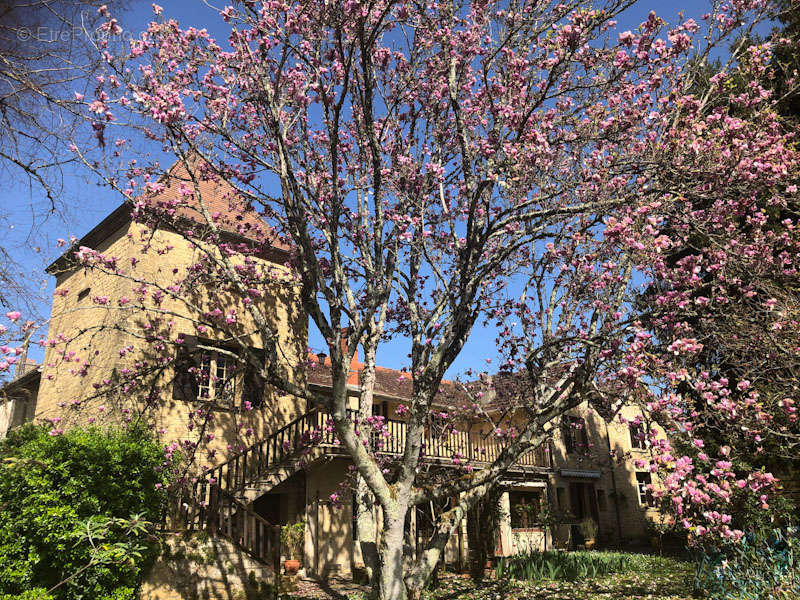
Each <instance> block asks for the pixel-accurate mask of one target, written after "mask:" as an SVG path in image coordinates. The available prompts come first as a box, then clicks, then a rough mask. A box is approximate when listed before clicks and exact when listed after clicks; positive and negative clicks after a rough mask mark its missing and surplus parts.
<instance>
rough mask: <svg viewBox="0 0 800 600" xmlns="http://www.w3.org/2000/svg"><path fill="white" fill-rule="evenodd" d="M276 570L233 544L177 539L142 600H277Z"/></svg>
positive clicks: (196, 538)
mask: <svg viewBox="0 0 800 600" xmlns="http://www.w3.org/2000/svg"><path fill="white" fill-rule="evenodd" d="M273 585H274V573H273V570H272V568H270V567H267V566H264V565H262V564H261V563H259V562H257V561H255V560H253V559H252V558H250V556H249V555H247V554H246V553H244V552H242V551H241V550H239V549H238V548H236V547H235V546H234V545H233V544H231V543H230V542H229V541H227V540H225V539H223V538H218V537H210V536H208V535H206V534H205V533H198V534H195V535H194V536H192V537H190V538H184V536H180V537H176V538H175V539H173V540H170V541H169V542H168V543H167V544H166V549H165V552H164V553H163V554H162V556H161V557H159V559H158V560H157V561H156V563H155V564H154V565H153V568H152V569H151V571H150V572H149V574H148V576H147V578H146V579H145V582H144V584H143V585H142V589H141V595H140V598H141V600H262V599H263V600H266V599H268V598H269V599H272V598H274V594H273V592H272V590H273Z"/></svg>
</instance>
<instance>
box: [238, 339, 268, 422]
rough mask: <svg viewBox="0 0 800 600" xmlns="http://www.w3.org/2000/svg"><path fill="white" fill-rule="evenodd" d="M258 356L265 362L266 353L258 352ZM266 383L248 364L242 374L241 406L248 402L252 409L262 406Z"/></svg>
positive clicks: (254, 368) (256, 370)
mask: <svg viewBox="0 0 800 600" xmlns="http://www.w3.org/2000/svg"><path fill="white" fill-rule="evenodd" d="M259 356H261V357H262V358H263V360H264V361H265V362H266V353H264V352H262V351H259ZM265 388H266V382H265V381H264V379H262V377H261V375H259V373H258V369H257V368H256V367H254V366H253V365H250V364H248V365H247V368H246V369H245V372H244V385H243V388H242V405H244V403H245V402H250V404H251V405H252V407H253V408H261V407H262V406H264V392H265Z"/></svg>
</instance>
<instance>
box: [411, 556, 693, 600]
mask: <svg viewBox="0 0 800 600" xmlns="http://www.w3.org/2000/svg"><path fill="white" fill-rule="evenodd" d="M633 563H634V567H633V568H632V569H630V570H628V571H626V572H624V573H612V574H609V575H602V576H599V577H594V578H585V579H582V580H579V581H557V580H552V579H542V580H538V581H518V580H514V579H503V580H496V579H487V580H485V581H483V582H482V583H481V584H480V586H478V587H477V588H476V587H475V585H474V584H473V583H472V581H471V580H470V579H468V578H463V577H457V576H447V575H445V576H444V577H443V578H442V580H441V582H440V585H439V587H438V588H437V589H436V590H433V591H430V592H427V593H426V595H425V596H424V597H425V598H426V600H528V599H531V600H537V599H541V600H544V599H545V598H546V599H547V600H582V599H584V598H585V599H589V598H591V599H595V598H598V599H607V600H617V599H619V600H635V599H640V598H641V599H644V598H647V599H652V600H678V599H679V598H680V599H684V598H692V593H691V578H692V574H693V571H692V565H691V564H689V563H687V562H683V561H680V560H676V559H674V558H666V557H658V556H650V555H635V560H634V561H633Z"/></svg>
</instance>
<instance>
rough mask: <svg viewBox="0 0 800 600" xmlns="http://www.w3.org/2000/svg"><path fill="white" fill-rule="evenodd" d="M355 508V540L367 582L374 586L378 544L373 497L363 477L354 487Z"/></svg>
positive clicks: (359, 478) (376, 571)
mask: <svg viewBox="0 0 800 600" xmlns="http://www.w3.org/2000/svg"><path fill="white" fill-rule="evenodd" d="M356 500H357V506H354V507H353V508H354V510H355V509H357V511H358V512H357V513H356V538H357V539H358V544H359V546H360V547H361V558H362V560H363V561H364V569H365V570H366V575H367V581H368V582H369V583H370V585H374V583H375V577H376V576H377V574H378V544H377V531H376V526H377V524H376V522H375V496H373V495H372V492H371V491H370V489H369V486H367V483H366V482H365V481H364V478H363V477H360V476H359V477H358V482H357V485H356Z"/></svg>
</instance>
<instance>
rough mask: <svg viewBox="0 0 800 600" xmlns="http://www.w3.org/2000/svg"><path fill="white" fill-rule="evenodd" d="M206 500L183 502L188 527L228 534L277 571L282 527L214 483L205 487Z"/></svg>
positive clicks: (228, 537) (230, 538)
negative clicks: (206, 492) (206, 491)
mask: <svg viewBox="0 0 800 600" xmlns="http://www.w3.org/2000/svg"><path fill="white" fill-rule="evenodd" d="M207 489H208V498H207V499H206V500H205V501H199V500H197V499H189V500H188V501H187V502H185V503H184V505H183V509H184V523H185V529H186V530H187V531H190V532H191V531H207V532H208V533H210V534H212V535H218V536H221V537H224V538H227V539H228V540H230V541H231V542H233V543H234V544H235V545H236V546H237V547H239V548H241V549H242V550H244V551H245V552H247V553H248V554H250V555H251V556H252V557H253V558H255V559H256V560H258V561H259V562H261V563H263V564H267V565H271V566H273V568H275V569H276V571H275V572H276V573H277V572H278V570H277V567H278V561H279V560H280V551H281V548H280V543H281V541H280V536H281V528H280V526H279V525H273V524H272V523H270V522H269V521H267V520H266V519H264V518H263V517H261V516H260V515H258V514H257V513H255V512H253V511H252V510H250V509H249V508H248V507H247V505H245V504H244V503H243V502H241V501H240V500H239V499H238V498H236V497H235V496H233V495H232V494H229V493H227V492H226V491H224V490H222V489H221V488H220V487H219V486H217V485H211V486H209V487H208V488H207Z"/></svg>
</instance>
